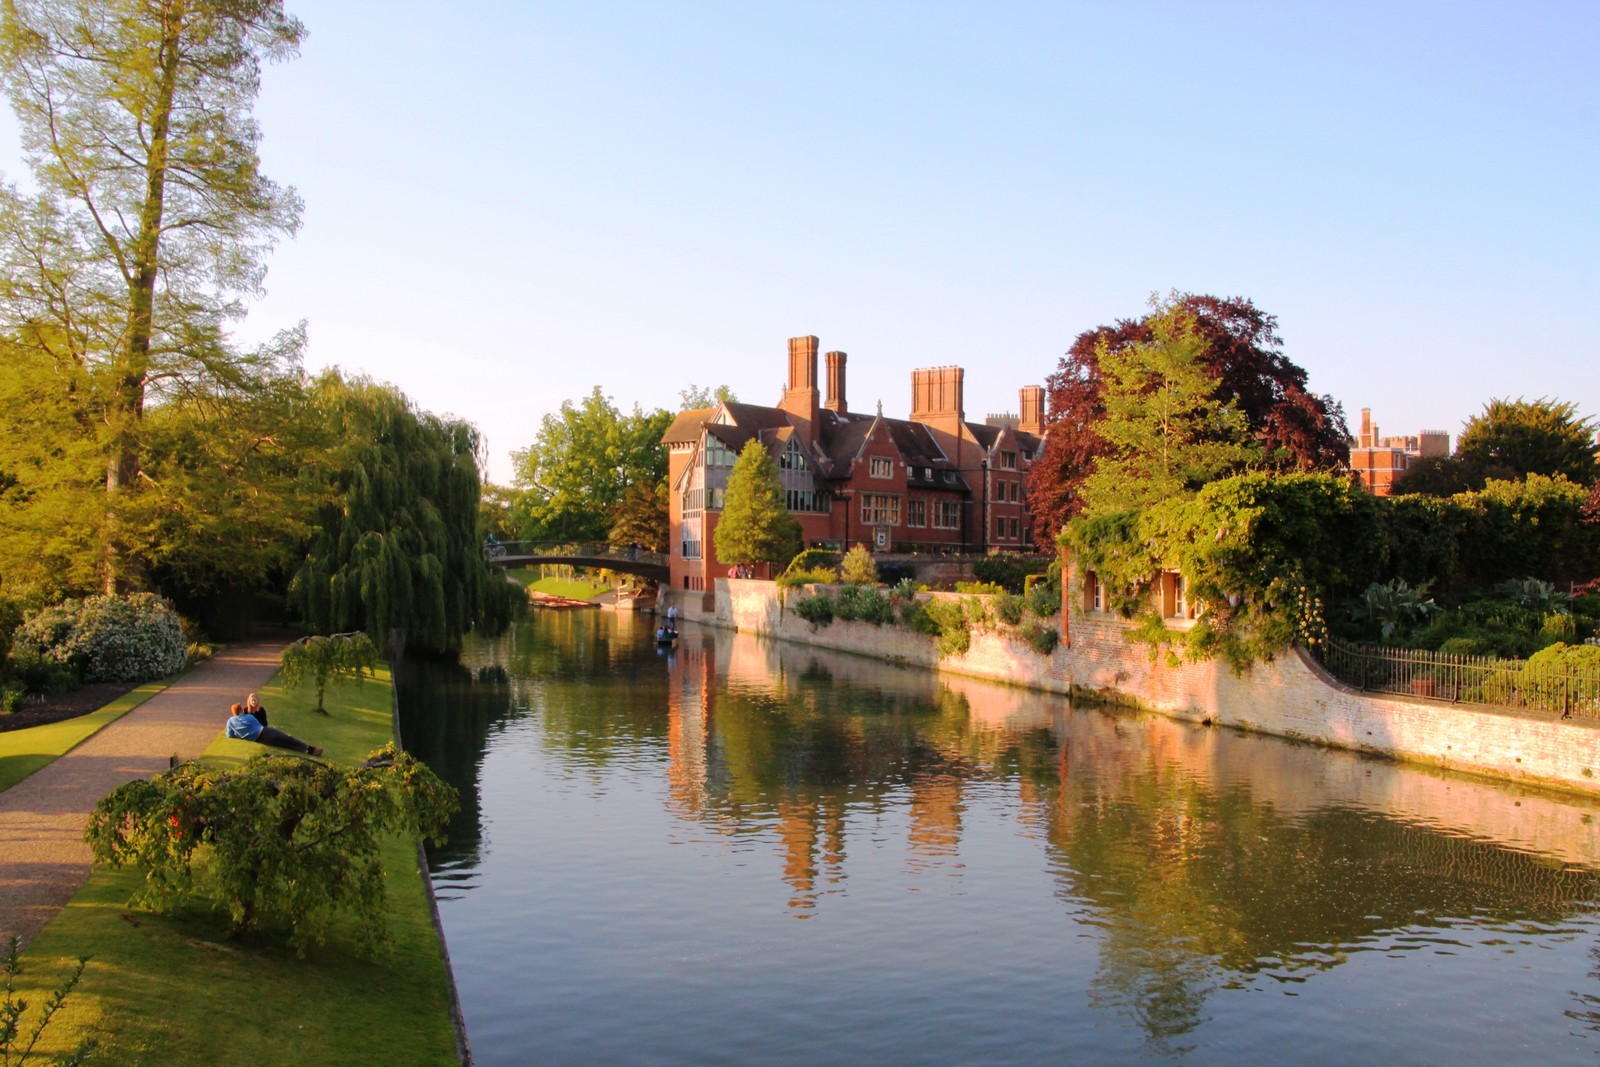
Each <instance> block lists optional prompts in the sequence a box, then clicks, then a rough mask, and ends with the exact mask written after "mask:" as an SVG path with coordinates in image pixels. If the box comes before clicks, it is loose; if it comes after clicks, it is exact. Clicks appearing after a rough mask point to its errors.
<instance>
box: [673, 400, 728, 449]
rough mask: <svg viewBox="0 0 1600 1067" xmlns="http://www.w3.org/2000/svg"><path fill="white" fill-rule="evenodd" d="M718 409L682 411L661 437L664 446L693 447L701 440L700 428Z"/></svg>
mask: <svg viewBox="0 0 1600 1067" xmlns="http://www.w3.org/2000/svg"><path fill="white" fill-rule="evenodd" d="M716 410H717V409H716V408H696V409H695V410H693V411H680V412H678V416H677V418H675V419H673V420H672V425H671V426H668V427H667V432H666V433H664V434H662V435H661V443H662V444H664V445H692V444H695V443H696V442H698V441H699V440H700V428H701V427H702V426H704V425H705V424H706V421H707V420H708V419H710V418H711V416H712V415H714V414H716Z"/></svg>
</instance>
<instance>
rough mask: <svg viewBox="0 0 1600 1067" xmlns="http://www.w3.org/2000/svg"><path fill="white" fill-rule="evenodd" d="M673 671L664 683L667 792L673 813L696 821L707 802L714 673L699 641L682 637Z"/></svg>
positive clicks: (706, 653) (712, 664) (715, 675)
mask: <svg viewBox="0 0 1600 1067" xmlns="http://www.w3.org/2000/svg"><path fill="white" fill-rule="evenodd" d="M671 674H672V679H671V683H670V684H669V685H668V686H667V759H668V763H667V792H668V795H669V796H671V798H672V802H673V811H674V813H676V814H677V815H679V816H682V817H683V818H688V819H694V818H698V817H699V816H700V813H701V812H702V811H704V810H705V806H706V782H707V781H708V780H709V779H710V760H711V749H710V738H711V724H712V717H713V711H714V709H715V707H716V694H717V672H716V666H715V664H714V663H713V662H712V658H711V656H710V654H709V653H708V651H707V650H706V648H705V647H704V646H703V645H700V644H697V643H694V642H690V641H685V642H684V643H683V647H682V648H680V649H678V651H677V652H676V654H675V656H674V660H673V664H672V671H671Z"/></svg>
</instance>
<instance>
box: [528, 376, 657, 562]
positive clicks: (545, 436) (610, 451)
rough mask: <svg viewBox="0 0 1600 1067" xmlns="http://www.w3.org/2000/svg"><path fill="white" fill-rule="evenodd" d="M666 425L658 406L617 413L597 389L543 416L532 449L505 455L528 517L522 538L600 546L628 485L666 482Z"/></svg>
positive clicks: (596, 387) (613, 406) (635, 407)
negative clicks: (663, 440)
mask: <svg viewBox="0 0 1600 1067" xmlns="http://www.w3.org/2000/svg"><path fill="white" fill-rule="evenodd" d="M671 423H672V413H671V412H669V411H664V410H661V409H656V410H654V411H645V410H643V409H642V408H640V407H639V405H637V404H635V405H634V407H633V411H632V412H631V413H627V414H625V413H623V412H621V411H619V410H617V408H616V406H615V405H614V404H612V402H611V401H610V400H609V399H608V398H607V397H606V396H605V394H604V393H602V392H601V391H600V387H599V386H598V385H597V386H595V387H594V391H593V392H591V393H590V394H589V395H588V396H586V397H584V398H583V400H582V401H581V402H580V403H578V404H574V403H573V402H572V401H570V400H568V401H564V402H563V403H562V405H561V410H560V411H557V412H552V413H550V414H548V415H546V416H545V417H544V421H543V422H542V423H541V424H540V426H539V434H538V436H537V437H536V438H535V439H534V442H533V444H531V445H529V446H528V447H527V448H526V449H523V450H522V451H520V452H516V453H513V455H512V459H513V461H514V462H515V463H516V468H517V469H516V483H517V485H518V486H519V487H521V488H522V489H523V490H524V491H525V502H524V505H523V506H524V507H525V508H526V511H527V514H528V515H529V517H530V519H531V523H530V526H531V528H525V529H523V530H521V531H519V532H520V533H521V535H522V536H523V537H524V538H528V539H550V540H571V541H604V540H605V539H606V534H607V531H608V529H609V528H610V519H611V516H612V514H613V513H614V512H615V510H616V507H617V505H618V504H620V503H621V502H622V499H623V495H624V494H625V493H626V492H627V490H628V487H629V486H631V485H636V484H641V483H642V484H645V485H652V486H653V485H659V484H660V483H661V482H662V481H663V480H664V479H665V478H666V476H667V452H666V449H665V448H663V447H662V446H661V435H662V434H664V433H666V431H667V427H668V426H669V425H671ZM513 510H516V509H513Z"/></svg>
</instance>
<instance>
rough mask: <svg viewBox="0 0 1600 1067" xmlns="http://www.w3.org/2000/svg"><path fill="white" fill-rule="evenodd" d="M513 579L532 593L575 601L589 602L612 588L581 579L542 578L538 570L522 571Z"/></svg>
mask: <svg viewBox="0 0 1600 1067" xmlns="http://www.w3.org/2000/svg"><path fill="white" fill-rule="evenodd" d="M513 577H514V578H515V579H516V582H517V584H518V585H520V586H522V587H523V588H524V589H526V590H528V591H529V592H531V593H547V594H549V595H550V596H564V597H571V598H572V599H573V600H588V599H589V598H590V597H596V596H599V595H600V594H601V593H604V592H605V591H607V590H608V589H611V588H612V587H611V586H610V585H606V584H603V583H597V582H586V581H584V580H583V579H581V578H540V577H539V571H538V569H537V568H534V569H530V570H526V571H521V572H519V573H518V574H515V575H513Z"/></svg>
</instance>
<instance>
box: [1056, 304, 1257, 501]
mask: <svg viewBox="0 0 1600 1067" xmlns="http://www.w3.org/2000/svg"><path fill="white" fill-rule="evenodd" d="M1145 325H1146V326H1147V328H1148V329H1149V331H1150V335H1151V339H1150V340H1149V341H1145V342H1141V343H1137V344H1132V345H1127V346H1123V347H1120V348H1112V347H1111V343H1110V342H1109V341H1108V340H1107V339H1105V338H1101V339H1100V341H1099V342H1098V343H1097V351H1096V353H1095V359H1096V363H1097V365H1098V366H1099V369H1100V373H1101V375H1102V376H1103V388H1102V396H1101V403H1102V406H1103V408H1104V415H1103V416H1102V417H1101V419H1100V422H1099V425H1098V427H1097V430H1098V432H1099V435H1100V438H1101V440H1102V441H1103V442H1104V445H1103V449H1102V451H1101V453H1100V455H1099V457H1098V458H1097V460H1096V462H1095V467H1094V470H1093V471H1092V472H1091V473H1090V475H1089V477H1088V478H1086V479H1085V480H1084V482H1083V487H1082V490H1081V496H1082V500H1083V503H1084V508H1085V511H1086V512H1088V513H1090V514H1094V513H1103V512H1108V511H1120V510H1125V509H1128V508H1137V507H1144V506H1147V505H1149V504H1154V503H1156V502H1157V501H1160V500H1167V499H1170V498H1172V497H1176V496H1182V495H1185V494H1188V493H1192V492H1195V491H1196V490H1198V489H1200V487H1201V486H1203V485H1205V484H1206V483H1207V482H1211V481H1215V480H1217V479H1218V478H1223V477H1226V476H1228V475H1230V474H1237V473H1240V472H1241V471H1243V470H1246V469H1248V468H1250V467H1252V466H1256V465H1259V464H1260V462H1261V460H1262V459H1263V449H1262V447H1261V445H1260V443H1259V442H1258V441H1257V440H1255V439H1254V438H1253V437H1252V435H1251V433H1250V426H1249V423H1248V422H1247V421H1246V419H1245V417H1244V413H1243V412H1242V411H1240V410H1239V408H1238V406H1237V402H1236V401H1234V400H1228V401H1226V402H1224V401H1222V400H1220V399H1218V397H1217V393H1218V392H1220V390H1219V388H1218V384H1217V381H1216V379H1215V378H1213V377H1212V376H1211V375H1210V374H1209V373H1208V372H1207V369H1206V366H1205V362H1204V357H1205V352H1206V348H1207V346H1208V344H1209V342H1208V340H1207V339H1206V338H1205V337H1204V336H1202V335H1201V333H1200V332H1199V330H1198V328H1197V324H1196V321H1195V317H1194V315H1192V314H1191V313H1190V312H1188V311H1187V310H1186V309H1184V308H1183V307H1181V306H1179V305H1163V306H1160V307H1158V308H1156V310H1155V312H1154V313H1153V314H1152V315H1150V316H1148V317H1147V318H1146V319H1145Z"/></svg>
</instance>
